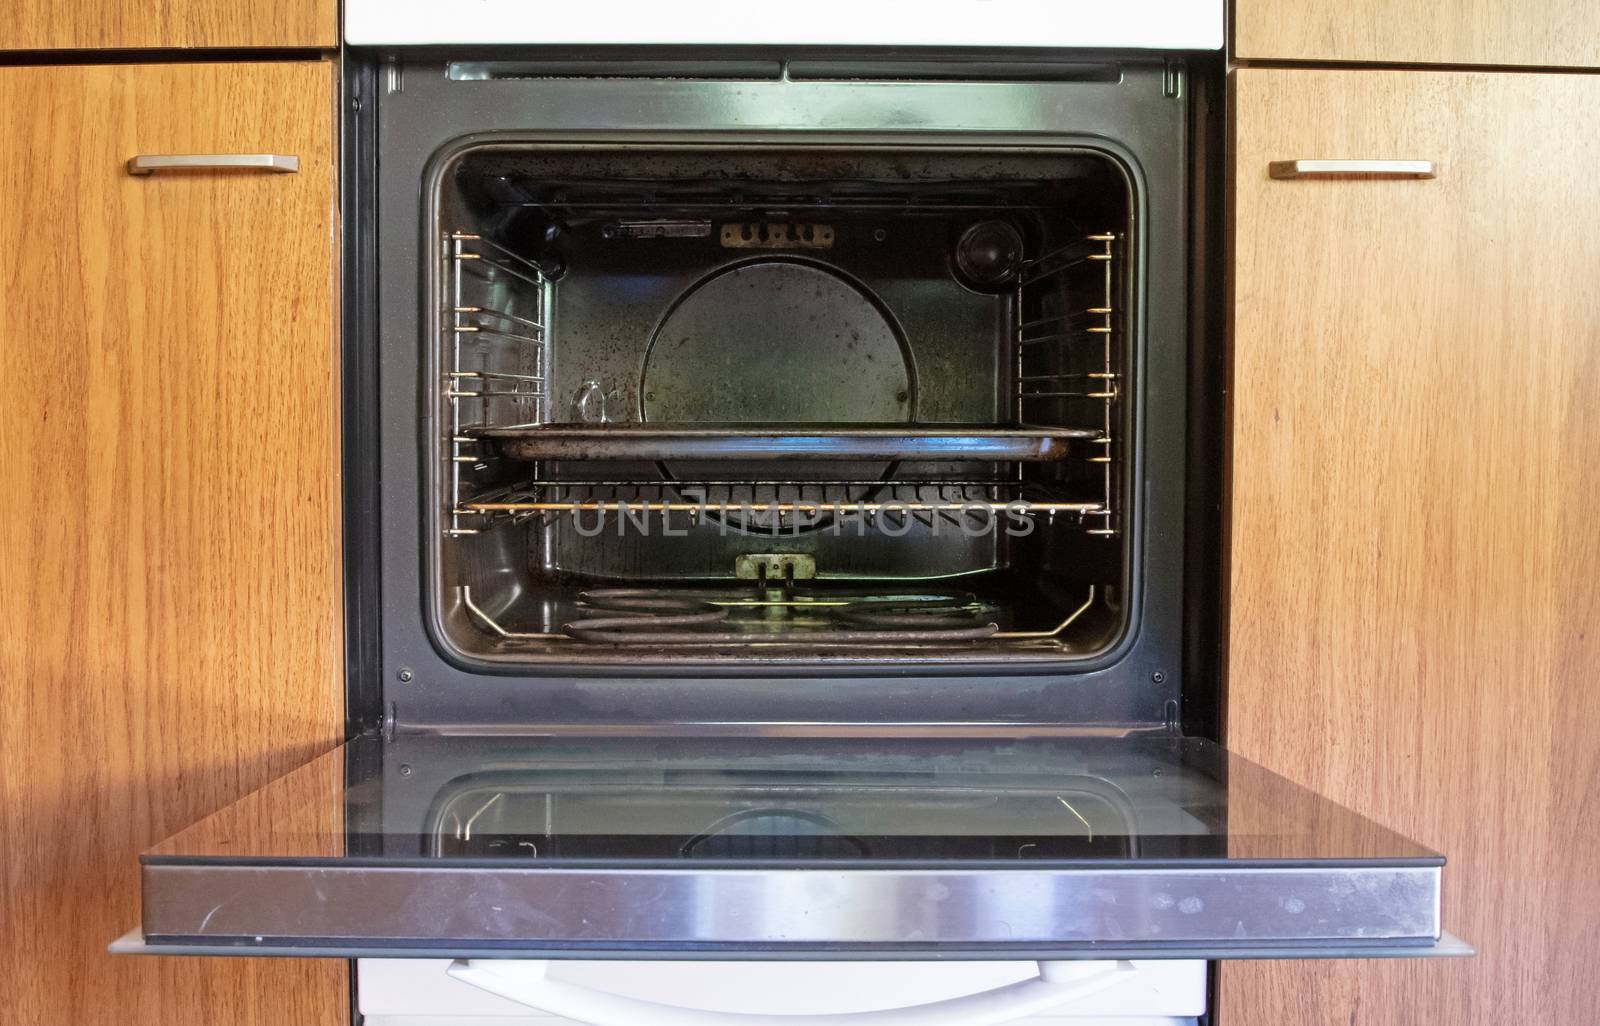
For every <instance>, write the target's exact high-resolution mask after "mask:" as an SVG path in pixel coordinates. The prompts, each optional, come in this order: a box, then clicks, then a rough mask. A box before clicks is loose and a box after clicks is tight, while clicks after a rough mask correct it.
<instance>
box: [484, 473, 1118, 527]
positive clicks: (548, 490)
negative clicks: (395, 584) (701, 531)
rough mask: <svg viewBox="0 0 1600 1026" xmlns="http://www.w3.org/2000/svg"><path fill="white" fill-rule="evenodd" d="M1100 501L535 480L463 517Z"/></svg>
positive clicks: (967, 511) (910, 488)
mask: <svg viewBox="0 0 1600 1026" xmlns="http://www.w3.org/2000/svg"><path fill="white" fill-rule="evenodd" d="M1099 510H1100V504H1099V503H1098V502H1079V501H1072V500H1069V499H1066V498H1062V497H1058V496H1052V495H1050V494H1048V493H1043V492H1042V491H1041V490H1040V489H1038V488H1036V487H1034V486H1025V485H1020V484H1018V483H1017V482H1014V481H974V480H960V481H920V482H892V481H882V480H868V479H861V480H831V481H776V480H773V481H758V480H737V481H732V480H722V481H670V482H668V481H659V480H656V481H651V480H642V479H627V480H604V481H601V480H528V481H522V482H519V483H517V484H515V485H513V486H510V487H506V488H501V489H496V490H494V491H491V492H488V493H486V494H483V495H480V496H476V497H474V498H472V499H469V500H467V501H466V502H464V503H462V504H461V505H460V506H459V507H457V509H456V510H455V514H456V516H458V517H472V516H477V517H483V518H491V519H492V518H497V517H506V518H510V519H513V520H519V521H520V520H526V519H528V518H531V517H539V518H549V517H552V516H558V515H561V514H574V515H575V514H579V513H594V514H619V515H640V514H646V513H654V514H665V515H672V514H681V515H682V516H683V517H684V518H685V519H687V520H688V521H689V522H690V523H691V524H692V523H694V522H696V521H697V520H698V518H699V517H702V516H712V515H722V514H727V513H734V512H750V513H754V514H757V515H765V516H790V515H801V516H807V515H809V516H822V515H826V514H835V513H841V512H842V513H844V514H846V515H851V516H860V517H862V518H864V519H865V520H867V521H868V522H871V521H872V520H874V519H876V518H878V517H887V518H889V519H891V520H907V519H910V520H917V521H920V522H921V523H923V524H925V525H928V526H930V527H931V526H932V525H933V521H934V519H935V518H938V519H940V520H942V521H944V522H946V523H955V522H957V521H958V520H959V519H960V518H962V517H996V516H1005V515H1007V514H1013V513H1014V514H1017V515H1020V516H1043V517H1048V518H1051V519H1053V518H1054V517H1055V516H1057V515H1067V516H1074V517H1077V518H1079V520H1080V521H1081V520H1082V519H1083V518H1085V517H1089V516H1095V515H1097V514H1098V513H1099Z"/></svg>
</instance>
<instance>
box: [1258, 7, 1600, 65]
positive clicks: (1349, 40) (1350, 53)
mask: <svg viewBox="0 0 1600 1026" xmlns="http://www.w3.org/2000/svg"><path fill="white" fill-rule="evenodd" d="M1233 55H1234V56H1235V57H1239V58H1244V59H1248V60H1318V61H1375V62H1381V63H1390V64H1522V65H1536V66H1545V67H1580V68H1582V67H1587V68H1593V67H1600V4H1597V3H1595V2H1594V0H1478V2H1476V3H1471V4H1468V3H1461V2H1451V0H1445V2H1442V3H1441V2H1440V0H1234V3H1233Z"/></svg>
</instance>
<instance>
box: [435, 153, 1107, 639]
mask: <svg viewBox="0 0 1600 1026" xmlns="http://www.w3.org/2000/svg"><path fill="white" fill-rule="evenodd" d="M1129 195H1130V189H1129V186H1128V184H1127V180H1126V177H1125V175H1124V173H1123V171H1122V170H1121V168H1120V166H1119V165H1117V164H1116V163H1114V162H1113V161H1111V160H1110V159H1108V158H1106V157H1104V156H1101V155H1097V154H1092V153H1088V152H1083V151H1076V150H1073V151H1066V150H1063V151H1041V150H1026V151H1023V150H1018V151H1007V150H1004V149H998V148H994V149H985V150H983V151H977V150H972V149H949V150H945V149H928V148H919V149H904V150H872V149H868V148H841V147H828V148H822V147H806V148H800V147H790V148H786V149H782V150H778V149H771V150H765V149H760V148H749V149H743V148H733V149H730V148H728V147H722V148H719V149H718V150H716V151H715V152H713V151H710V150H705V151H698V150H695V149H694V148H692V147H683V146H678V147H665V146H661V147H632V148H628V149H625V150H624V149H617V150H605V149H603V148H595V147H583V148H576V147H565V148H564V147H560V146H530V145H524V146H515V147H513V146H508V147H504V148H492V149H479V150H474V151H471V152H470V153H468V154H467V155H465V156H461V157H458V158H457V159H456V160H455V161H454V162H453V164H452V165H451V166H450V168H449V169H448V170H447V172H446V173H445V174H444V175H443V176H442V179H441V186H440V190H439V194H438V196H437V197H436V200H435V218H436V220H435V222H434V229H435V238H436V239H437V240H438V244H439V249H438V251H437V252H438V262H437V267H438V277H437V281H438V282H439V289H438V297H439V299H438V302H439V316H438V319H437V322H436V323H437V324H438V326H439V331H438V336H437V337H438V348H437V350H436V353H435V366H436V368H437V373H436V374H434V375H433V376H432V377H433V385H434V390H433V393H432V405H433V410H434V416H435V417H436V418H437V419H436V423H438V424H439V425H440V430H439V431H438V435H437V445H436V449H435V451H436V453H437V460H436V461H435V467H434V471H433V473H434V481H435V483H436V487H435V490H434V494H435V495H436V496H437V510H438V513H437V519H436V525H437V530H436V531H434V532H433V536H432V538H431V541H430V544H432V545H433V546H434V547H435V553H436V558H435V561H434V566H435V580H436V587H435V589H434V592H433V599H434V601H435V602H436V603H437V619H438V622H439V623H440V625H441V629H442V633H443V635H444V638H443V640H444V641H445V642H446V643H447V645H449V646H450V647H452V648H454V649H455V650H456V651H457V653H458V655H460V656H463V657H465V658H468V659H472V660H477V661H484V662H489V663H503V664H512V665H524V666H526V665H530V664H541V663H543V664H557V665H559V664H563V663H584V664H594V663H596V662H597V661H598V662H605V661H608V660H615V661H619V662H623V663H635V664H636V663H639V662H642V661H644V662H649V661H655V662H664V661H665V662H671V663H674V664H679V665H682V664H696V663H726V662H743V661H749V660H752V659H759V660H760V661H761V662H762V663H763V664H767V665H771V664H779V665H781V664H784V663H793V664H797V665H799V664H813V663H819V662H822V663H830V662H850V663H867V664H871V663H877V662H885V661H890V662H903V661H906V660H913V661H923V662H930V663H931V662H945V661H956V662H961V661H973V660H992V659H994V658H996V657H1004V658H1006V659H1024V660H1046V661H1053V662H1058V661H1072V660H1082V659H1086V658H1088V657H1090V656H1093V655H1096V654H1098V653H1100V652H1103V651H1104V650H1105V649H1106V648H1107V647H1108V646H1109V645H1110V644H1112V643H1113V641H1114V640H1115V638H1116V637H1117V636H1119V634H1120V632H1121V630H1122V628H1123V626H1124V625H1125V616H1126V613H1125V605H1126V603H1125V592H1126V581H1127V578H1128V573H1129V568H1128V545H1127V539H1126V537H1125V525H1126V523H1127V520H1128V513H1129V510H1128V502H1127V498H1128V495H1129V493H1130V489H1129V488H1128V486H1127V482H1126V480H1125V478H1126V466H1127V459H1126V454H1127V452H1128V451H1129V447H1128V442H1129V439H1130V426H1131V424H1132V418H1131V415H1130V412H1129V408H1130V405H1131V404H1130V403H1129V402H1128V401H1127V400H1128V395H1129V392H1128V390H1129V387H1130V384H1131V382H1130V367H1131V361H1130V359H1129V349H1130V346H1129V345H1128V341H1127V340H1128V334H1129V320H1130V319H1129V318H1128V317H1127V316H1126V311H1127V309H1128V307H1129V304H1128V300H1127V296H1128V294H1129V280H1130V275H1129V273H1128V268H1129V266H1130V265H1131V264H1132V261H1133V258H1134V253H1133V252H1132V246H1131V238H1130V224H1131V210H1130V207H1131V203H1130V199H1129Z"/></svg>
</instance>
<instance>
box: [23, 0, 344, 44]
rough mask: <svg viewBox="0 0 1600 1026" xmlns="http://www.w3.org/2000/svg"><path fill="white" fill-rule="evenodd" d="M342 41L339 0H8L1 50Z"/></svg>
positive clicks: (333, 42)
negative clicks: (274, 1) (272, 0)
mask: <svg viewBox="0 0 1600 1026" xmlns="http://www.w3.org/2000/svg"><path fill="white" fill-rule="evenodd" d="M338 45H339V7H338V4H337V2H336V0H286V2H278V3H272V2H269V0H5V3H3V4H0V50H88V49H130V50H131V49H147V48H159V47H166V48H180V47H241V48H244V47H321V48H325V49H332V48H333V47H336V46H338Z"/></svg>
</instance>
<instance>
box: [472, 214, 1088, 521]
mask: <svg viewBox="0 0 1600 1026" xmlns="http://www.w3.org/2000/svg"><path fill="white" fill-rule="evenodd" d="M1116 242H1117V236H1116V235H1114V234H1112V233H1101V234H1094V235H1087V236H1084V237H1083V238H1081V239H1079V240H1077V241H1075V242H1073V243H1069V244H1068V245H1066V246H1062V247H1060V248H1058V249H1056V250H1053V251H1051V252H1049V253H1046V254H1044V255H1043V256H1040V257H1038V258H1036V259H1034V260H1031V261H1029V262H1028V263H1027V264H1025V265H1024V267H1023V269H1022V272H1021V273H1020V275H1019V277H1018V280H1017V286H1016V296H1017V309H1018V328H1017V336H1016V338H1017V357H1016V359H1017V363H1016V376H1017V382H1016V384H1017V392H1016V400H1015V402H1016V405H1015V416H1016V422H1017V424H1018V425H1029V424H1031V423H1037V422H1038V418H1036V417H1034V416H1032V414H1033V413H1034V406H1035V404H1040V403H1045V402H1050V401H1056V400H1066V399H1071V400H1079V399H1087V400H1091V401H1095V402H1098V403H1099V404H1100V405H1101V408H1102V412H1101V417H1100V419H1101V424H1100V425H1099V426H1098V427H1095V428H1092V429H1091V428H1078V429H1069V428H1052V429H1049V432H1046V433H1050V432H1053V433H1054V434H1057V435H1061V436H1062V440H1064V439H1065V438H1067V437H1071V438H1073V439H1075V440H1076V444H1083V445H1089V446H1092V447H1094V448H1093V450H1092V454H1091V455H1090V456H1088V457H1086V459H1087V461H1088V462H1089V463H1092V464H1097V465H1099V466H1100V468H1101V473H1100V475H1099V478H1100V482H1101V487H1102V489H1103V492H1102V496H1103V497H1101V498H1099V499H1093V500H1085V499H1084V498H1083V497H1082V496H1081V495H1078V496H1074V497H1071V498H1068V497H1066V496H1064V495H1063V494H1061V493H1062V491H1063V489H1062V488H1061V486H1060V485H1059V484H1054V485H1052V483H1051V482H1049V481H1030V480H1024V479H1023V478H1022V477H1021V473H1022V468H1021V463H1020V462H1019V463H1018V473H1019V477H1018V479H1017V480H1014V481H1007V482H972V481H948V480H945V481H941V480H931V481H918V482H894V483H891V482H885V481H882V480H858V481H803V480H789V481H778V480H772V481H761V480H751V479H740V480H726V481H667V480H662V479H660V478H656V479H644V478H627V479H603V480H600V479H588V478H583V479H566V480H549V479H542V478H540V477H539V476H538V474H539V463H537V462H535V463H534V464H533V465H532V473H533V475H534V476H533V477H532V478H529V479H525V480H521V481H518V482H517V483H516V484H513V485H510V486H500V487H496V488H492V489H486V490H476V491H475V490H473V489H472V488H471V486H470V484H469V480H470V479H467V478H466V475H465V474H464V473H463V470H464V468H472V469H479V470H481V469H485V468H486V467H487V464H488V462H489V461H491V460H494V459H497V458H499V456H500V451H501V449H500V446H503V445H504V443H505V439H502V438H498V437H497V436H499V435H502V434H506V433H507V432H511V433H513V434H515V433H517V432H523V433H526V432H528V431H530V430H531V431H533V432H536V433H537V434H538V435H540V436H542V435H544V434H548V433H549V432H550V431H552V430H554V429H556V428H559V427H561V426H560V425H552V424H549V410H548V403H549V392H548V389H547V377H548V375H549V372H550V362H551V345H550V341H551V331H550V327H549V326H550V325H551V321H552V315H553V305H552V287H551V283H550V281H549V279H547V278H546V277H545V275H544V274H543V272H542V271H541V270H540V268H539V267H538V266H537V265H536V264H534V263H532V262H531V261H528V260H526V259H524V258H523V257H521V256H518V255H517V254H515V253H513V252H511V251H510V250H509V249H507V248H506V247H504V246H502V245H500V244H498V243H496V242H494V241H492V240H490V239H487V238H484V237H482V236H481V235H477V234H473V233H468V232H461V231H456V232H451V233H449V234H448V235H446V236H445V244H446V254H445V261H446V263H447V265H448V274H447V289H448V294H447V295H446V297H445V325H444V330H445V332H446V334H447V338H446V351H447V363H448V369H447V370H446V372H445V381H444V396H445V399H446V407H447V408H446V414H447V431H448V434H447V439H448V446H447V456H446V459H447V461H448V463H449V469H448V482H449V503H450V505H449V509H448V520H447V526H446V528H445V534H446V535H450V536H460V535H471V534H476V533H478V532H479V530H481V529H482V528H483V527H484V526H486V525H487V524H488V523H490V522H492V521H494V520H497V519H511V520H516V521H520V520H525V519H528V518H530V517H537V518H539V519H540V520H548V519H550V518H552V517H555V516H559V515H563V514H566V515H577V514H579V513H597V514H620V515H641V514H647V513H649V514H660V515H667V516H670V515H677V514H682V515H685V516H686V517H687V518H688V519H689V521H690V522H691V523H693V522H695V521H696V520H697V519H698V518H699V517H701V516H703V515H706V514H708V513H709V514H712V515H715V514H717V513H719V512H721V513H726V512H729V511H730V510H751V509H753V510H754V511H756V512H757V513H758V514H760V515H771V516H783V517H791V516H807V515H824V514H827V513H836V512H838V511H839V510H840V509H841V508H845V509H847V510H848V511H849V513H850V514H852V515H857V516H861V517H863V518H864V519H866V520H868V521H869V522H870V521H871V520H872V519H874V518H876V517H878V516H887V517H889V518H891V519H906V518H909V519H915V520H917V521H919V522H922V523H925V524H927V525H929V526H932V525H933V523H934V521H935V520H936V519H938V520H943V521H946V522H955V521H957V520H958V519H959V518H961V517H971V516H975V515H989V516H1003V515H1013V514H1014V515H1023V516H1042V517H1047V518H1049V519H1051V520H1054V518H1055V517H1056V516H1057V515H1062V514H1065V515H1070V516H1073V517H1075V518H1076V519H1077V521H1078V522H1079V523H1080V524H1082V525H1084V529H1085V531H1086V533H1088V534H1094V535H1113V534H1115V533H1116V532H1117V527H1116V523H1117V521H1116V515H1115V509H1114V506H1113V503H1114V498H1115V495H1116V490H1115V479H1114V474H1113V458H1114V455H1113V429H1114V427H1115V423H1116V410H1115V404H1116V402H1117V400H1118V397H1119V389H1118V370H1117V363H1116V359H1117V354H1116V329H1115V324H1116V321H1115V308H1114V296H1115V283H1116V279H1115V275H1114V272H1113V263H1114V261H1115V259H1116V250H1115V246H1116ZM1085 271H1090V272H1098V273H1097V274H1096V275H1095V278H1094V279H1093V289H1094V292H1093V295H1094V297H1095V298H1094V299H1093V300H1091V302H1092V303H1094V304H1095V305H1091V306H1087V307H1084V308H1082V309H1077V310H1061V311H1059V312H1058V310H1057V309H1056V307H1059V306H1060V303H1061V301H1062V297H1065V296H1072V297H1078V296H1081V294H1082V289H1081V288H1072V289H1063V288H1060V287H1059V286H1060V284H1061V280H1062V278H1063V276H1066V275H1068V274H1079V275H1081V274H1083V273H1085ZM1043 286H1054V288H1053V289H1051V290H1050V292H1051V294H1052V295H1053V296H1054V300H1055V303H1056V307H1052V306H1051V305H1050V298H1049V297H1048V296H1045V293H1046V291H1047V290H1046V289H1045V288H1043ZM1041 297H1043V298H1041ZM1030 299H1039V300H1040V301H1039V303H1038V304H1037V308H1039V309H1041V310H1042V312H1041V313H1040V314H1039V315H1038V316H1034V317H1032V318H1031V319H1030V318H1028V317H1027V316H1026V315H1025V311H1027V310H1028V309H1029V307H1028V306H1027V305H1025V304H1026V303H1027V302H1028V301H1029V300H1030ZM517 304H521V305H523V306H526V307H529V308H531V309H532V311H533V312H534V316H528V315H527V314H526V313H514V312H512V310H511V309H509V307H511V306H513V305H517ZM1085 339H1094V340H1098V341H1099V343H1100V345H1099V353H1098V358H1097V361H1096V362H1095V363H1094V365H1093V366H1094V368H1095V369H1093V370H1089V371H1062V370H1059V367H1061V366H1067V365H1068V364H1069V363H1070V364H1071V365H1072V366H1077V365H1078V363H1081V361H1082V359H1083V354H1082V352H1081V347H1082V345H1083V342H1084V340H1085ZM1044 347H1052V348H1054V349H1056V350H1058V353H1057V358H1056V359H1055V360H1054V361H1053V362H1050V363H1049V364H1048V366H1049V368H1050V369H1048V371H1047V372H1045V373H1030V372H1029V371H1028V364H1029V362H1030V355H1029V354H1030V352H1033V351H1038V350H1040V349H1042V348H1044ZM1073 361H1077V362H1073ZM1074 382H1078V383H1080V384H1078V385H1077V386H1076V387H1075V386H1074ZM629 426H631V427H636V428H646V427H649V425H625V426H623V427H629ZM541 427H543V428H544V430H543V431H540V430H539V429H540V428H541ZM1040 431H1045V429H1040ZM557 433H559V432H557ZM610 433H612V434H616V433H617V430H616V429H615V428H613V430H612V432H610ZM703 433H704V432H703ZM711 433H713V434H715V433H716V432H711ZM744 433H745V434H748V431H746V432H744ZM858 433H860V432H858ZM880 433H881V432H880ZM967 433H970V434H972V435H973V437H974V439H978V438H979V436H983V435H985V432H984V431H982V430H980V429H973V430H972V431H971V432H967ZM623 434H626V432H623ZM735 434H738V433H735ZM843 434H848V432H842V433H841V435H843ZM866 434H871V432H867V433H866ZM987 434H989V435H995V436H997V437H998V436H1007V438H1009V436H1012V435H1027V434H1028V429H1027V428H1022V429H1020V430H1019V429H1010V430H991V431H989V432H987ZM1030 437H1031V436H1030ZM1043 437H1044V435H1041V438H1043ZM1046 440H1047V441H1048V439H1046ZM1010 441H1011V442H1012V444H1016V443H1015V439H1010ZM1060 441H1061V440H1057V441H1056V442H1055V443H1052V444H1060ZM702 455H703V453H702ZM1034 458H1039V457H1037V456H1036V457H1034ZM1048 458H1052V459H1055V458H1059V457H1056V456H1050V457H1048ZM1074 461H1076V457H1074Z"/></svg>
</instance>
